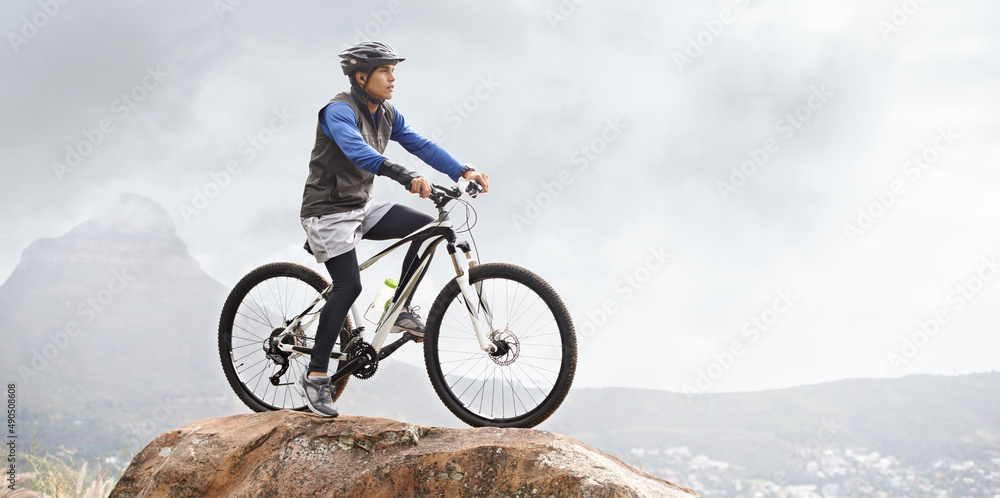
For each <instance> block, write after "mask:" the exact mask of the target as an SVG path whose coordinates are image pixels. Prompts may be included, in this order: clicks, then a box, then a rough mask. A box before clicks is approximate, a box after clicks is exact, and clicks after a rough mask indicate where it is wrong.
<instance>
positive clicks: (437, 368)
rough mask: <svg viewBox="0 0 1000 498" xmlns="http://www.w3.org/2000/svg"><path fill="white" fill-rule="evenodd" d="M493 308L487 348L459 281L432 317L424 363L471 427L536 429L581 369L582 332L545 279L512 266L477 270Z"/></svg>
mask: <svg viewBox="0 0 1000 498" xmlns="http://www.w3.org/2000/svg"><path fill="white" fill-rule="evenodd" d="M469 281H470V283H472V284H473V285H474V286H475V287H476V288H477V289H478V290H479V294H480V298H479V301H480V302H479V303H474V304H473V306H474V307H476V308H478V309H480V310H481V311H480V316H484V311H486V310H488V315H489V316H490V317H491V318H490V319H489V320H483V322H484V323H488V324H489V326H490V329H491V330H490V331H489V333H490V339H491V340H492V341H493V343H494V344H496V345H498V346H499V350H498V351H497V352H496V353H492V354H491V353H487V352H485V351H483V350H482V349H481V348H480V346H479V341H478V339H477V338H476V333H475V330H474V329H473V327H472V320H471V319H470V317H469V312H468V308H467V303H466V301H465V298H464V296H463V295H462V293H461V291H460V289H459V287H458V282H457V281H455V280H454V279H453V280H452V281H451V282H449V283H448V285H446V286H445V288H444V289H442V290H441V293H440V294H439V295H438V297H437V299H436V300H435V301H434V305H433V306H432V307H431V311H430V313H429V314H428V317H427V328H426V331H425V338H424V361H425V363H426V365H427V373H428V375H429V376H430V379H431V383H432V384H433V385H434V390H435V391H437V393H438V396H439V397H440V398H441V401H443V402H444V404H445V405H446V406H447V407H448V409H449V410H451V412H452V413H454V414H455V415H456V416H457V417H458V418H460V419H462V421H464V422H466V423H467V424H469V425H472V426H475V427H479V426H494V427H524V428H527V427H534V426H536V425H538V424H540V423H541V422H542V421H544V420H545V419H547V418H548V417H549V416H550V415H552V413H553V412H554V411H555V410H556V408H558V407H559V405H560V404H561V403H562V401H563V399H565V397H566V393H567V392H569V388H570V385H572V383H573V376H574V374H575V372H576V335H575V333H574V331H573V321H572V319H571V318H570V315H569V312H568V311H566V306H565V305H564V304H563V302H562V300H561V299H560V298H559V296H558V295H556V293H555V291H554V290H552V287H550V286H549V285H548V284H547V283H546V282H545V281H544V280H542V279H541V278H540V277H539V276H538V275H535V274H534V273H532V272H530V271H528V270H526V269H524V268H521V267H518V266H514V265H510V264H505V263H488V264H483V265H478V266H476V267H474V268H472V269H471V270H470V271H469Z"/></svg>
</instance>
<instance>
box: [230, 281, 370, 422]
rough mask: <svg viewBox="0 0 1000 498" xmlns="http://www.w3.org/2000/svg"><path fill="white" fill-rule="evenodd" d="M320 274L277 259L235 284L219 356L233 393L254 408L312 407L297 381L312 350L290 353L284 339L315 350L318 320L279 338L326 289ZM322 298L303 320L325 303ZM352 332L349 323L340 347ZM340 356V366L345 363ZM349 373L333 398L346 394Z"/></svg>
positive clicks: (336, 348)
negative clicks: (282, 349) (285, 347)
mask: <svg viewBox="0 0 1000 498" xmlns="http://www.w3.org/2000/svg"><path fill="white" fill-rule="evenodd" d="M326 287H327V282H326V280H325V279H324V278H323V277H321V276H320V275H319V274H318V273H316V272H314V271H312V270H311V269H309V268H306V267H305V266H301V265H297V264H294V263H272V264H268V265H264V266H261V267H259V268H257V269H256V270H254V271H252V272H250V273H248V274H247V275H246V276H245V277H243V279H241V280H240V281H239V282H238V283H237V284H236V287H234V288H233V290H232V292H231V293H230V294H229V298H228V299H226V304H225V305H224V306H223V308H222V316H221V317H220V318H219V357H220V359H221V360H222V370H223V371H224V372H225V373H226V379H227V380H229V385H230V386H231V387H232V388H233V391H234V392H235V393H236V395H237V396H239V398H240V400H242V401H243V403H245V404H246V405H247V406H248V407H250V409H251V410H253V411H255V412H263V411H270V410H298V411H308V407H307V406H306V400H305V398H304V397H303V393H302V390H301V387H300V386H299V385H298V379H299V377H301V376H302V373H303V372H305V371H306V369H307V368H309V360H310V357H309V355H307V354H303V353H298V352H292V353H288V352H285V351H281V350H279V349H278V348H277V346H278V344H279V343H283V344H286V345H288V344H291V345H295V346H302V347H307V348H312V347H313V346H314V344H315V341H316V329H317V328H318V321H315V322H313V323H312V326H311V327H309V328H308V329H306V328H304V327H303V326H300V327H298V328H296V329H295V330H293V331H292V332H291V333H289V334H288V335H286V336H285V337H284V338H283V339H280V340H278V339H277V336H278V335H279V334H280V333H281V332H282V331H283V330H284V329H285V327H287V326H288V325H289V324H290V323H291V322H292V320H294V319H295V317H297V316H298V315H299V314H300V313H302V312H303V311H304V310H305V309H306V308H307V307H308V306H309V305H310V304H312V303H313V301H314V300H315V299H316V298H317V297H319V296H320V294H321V292H322V291H323V290H324V289H326ZM323 304H324V302H323V301H320V302H319V303H318V304H317V305H316V307H315V308H314V309H312V310H311V311H310V314H309V315H307V316H306V317H304V318H303V320H302V322H303V324H304V323H306V322H309V320H310V319H311V318H313V314H317V313H319V312H320V310H321V309H322V307H323ZM350 334H351V321H350V318H348V319H347V320H345V321H344V326H343V327H342V328H341V330H340V334H339V336H338V337H337V340H336V343H335V344H334V351H341V350H342V348H343V346H344V345H345V344H346V343H347V342H348V340H349V338H350ZM345 362H346V361H345V360H341V361H340V362H339V363H338V364H337V365H338V367H339V366H340V365H342V364H343V363H345ZM347 379H348V378H347V377H344V378H343V379H341V380H340V381H338V382H337V383H336V387H337V390H336V393H334V395H333V396H334V397H333V399H334V401H336V399H337V398H338V397H339V396H340V394H341V393H343V392H344V387H346V386H347Z"/></svg>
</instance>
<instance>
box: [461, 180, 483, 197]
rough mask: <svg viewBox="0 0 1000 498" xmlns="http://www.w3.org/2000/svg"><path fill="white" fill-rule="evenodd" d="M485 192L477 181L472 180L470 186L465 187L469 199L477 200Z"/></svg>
mask: <svg viewBox="0 0 1000 498" xmlns="http://www.w3.org/2000/svg"><path fill="white" fill-rule="evenodd" d="M482 191H483V186H482V185H480V184H479V182H477V181H476V180H472V181H470V182H469V184H468V185H466V186H465V192H466V193H467V194H469V197H472V198H473V199H475V198H476V197H477V196H479V194H480V193H482Z"/></svg>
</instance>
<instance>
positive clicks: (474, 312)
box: [448, 242, 497, 353]
mask: <svg viewBox="0 0 1000 498" xmlns="http://www.w3.org/2000/svg"><path fill="white" fill-rule="evenodd" d="M458 249H462V252H463V253H464V255H465V257H464V258H463V257H461V256H459V254H458ZM448 254H449V255H450V256H451V262H452V264H453V265H454V266H455V274H456V275H457V276H456V277H455V281H456V282H457V283H458V288H459V289H460V290H461V291H462V297H464V298H465V307H466V309H467V310H468V312H469V318H470V319H472V328H473V329H474V330H475V331H476V339H478V340H479V347H480V348H482V350H483V351H486V352H488V353H494V352H496V350H497V346H496V344H493V341H492V339H491V338H490V335H491V334H492V330H493V317H492V313H490V310H489V307H488V306H487V305H486V303H485V302H484V301H483V300H482V299H481V298H480V292H481V291H482V284H481V283H477V284H472V283H470V282H469V270H470V269H472V268H474V267H475V266H476V265H477V264H478V262H477V261H476V260H475V259H474V258H473V257H472V251H471V250H470V249H469V244H468V243H467V242H460V243H458V244H454V243H452V242H449V243H448ZM480 312H482V316H481V315H480ZM484 320H485V322H484Z"/></svg>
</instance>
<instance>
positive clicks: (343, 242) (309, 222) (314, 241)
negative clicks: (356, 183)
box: [302, 200, 392, 263]
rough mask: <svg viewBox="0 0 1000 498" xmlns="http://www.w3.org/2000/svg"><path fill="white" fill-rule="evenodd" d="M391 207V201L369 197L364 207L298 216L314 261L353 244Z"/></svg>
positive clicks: (335, 253)
mask: <svg viewBox="0 0 1000 498" xmlns="http://www.w3.org/2000/svg"><path fill="white" fill-rule="evenodd" d="M391 207H392V203H391V202H372V201H371V200H369V201H368V203H367V204H365V205H364V207H361V208H358V209H355V210H352V211H347V212H344V213H334V214H327V215H324V216H319V217H313V218H302V228H304V229H305V231H306V238H307V239H308V240H309V248H310V249H312V252H313V256H316V262H317V263H324V262H326V261H327V260H328V259H330V258H333V257H336V256H340V255H341V254H344V253H345V252H348V251H350V250H351V249H354V248H355V247H357V245H358V244H359V243H360V242H361V238H362V237H363V236H364V234H365V232H367V231H368V230H370V229H371V227H373V226H375V224H376V223H378V222H379V220H381V219H382V217H383V216H385V213H386V212H388V211H389V208H391Z"/></svg>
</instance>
